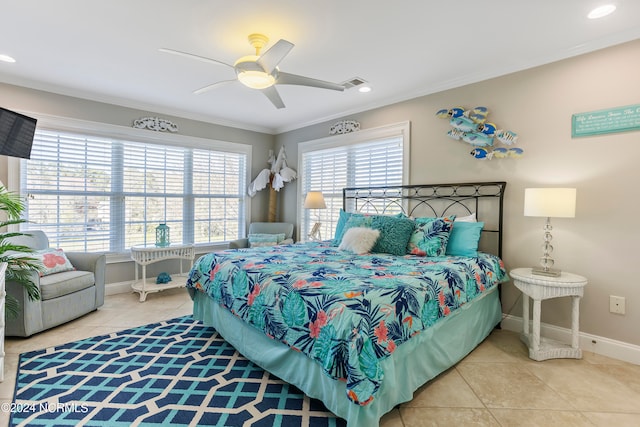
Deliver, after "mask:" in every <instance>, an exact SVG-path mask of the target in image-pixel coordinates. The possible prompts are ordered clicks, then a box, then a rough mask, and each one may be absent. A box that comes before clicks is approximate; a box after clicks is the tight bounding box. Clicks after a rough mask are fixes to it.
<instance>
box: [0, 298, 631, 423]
mask: <svg viewBox="0 0 640 427" xmlns="http://www.w3.org/2000/svg"><path fill="white" fill-rule="evenodd" d="M190 313H191V303H190V300H189V297H188V295H187V293H186V291H185V290H184V289H172V290H167V291H164V292H160V293H157V294H151V295H149V296H148V297H147V301H146V302H144V303H140V302H138V295H137V294H118V295H111V296H107V298H106V302H105V305H104V306H103V307H101V308H100V309H99V310H98V311H96V312H93V313H90V314H88V315H86V316H84V317H82V318H80V319H78V320H75V321H73V322H70V323H68V324H65V325H62V326H59V327H58V328H55V329H53V330H50V331H46V332H43V333H40V334H37V335H35V336H33V337H31V338H28V339H22V338H7V339H6V341H5V352H6V358H5V380H4V382H2V383H0V403H6V402H11V400H12V397H13V391H14V387H15V377H16V369H17V365H18V357H19V354H20V353H22V352H25V351H30V350H36V349H40V348H45V347H49V346H53V345H56V344H60V343H63V342H67V341H74V340H78V339H82V338H86V337H90V336H96V335H102V334H106V333H110V332H115V331H118V330H122V329H126V328H129V327H133V326H139V325H144V324H147V323H152V322H156V321H159V320H164V319H170V318H173V317H178V316H183V315H186V314H190ZM8 422H9V414H8V413H6V412H0V425H1V426H5V425H8ZM440 425H442V426H449V427H450V426H553V425H558V426H563V427H569V426H616V427H623V426H640V366H637V365H632V364H628V363H625V362H620V361H617V360H613V359H609V358H606V357H602V356H598V355H596V354H593V353H589V352H585V355H584V358H583V359H582V360H568V359H567V360H559V359H558V360H549V361H545V362H535V361H532V360H530V359H529V358H528V357H527V351H526V348H525V347H524V344H522V343H521V342H520V341H519V339H518V334H516V333H514V332H509V331H504V330H495V331H494V332H493V333H492V334H491V335H490V336H489V337H488V338H487V340H485V341H484V342H483V343H482V344H481V345H480V346H479V347H478V348H477V349H475V350H474V351H473V352H472V353H471V354H469V355H468V356H467V357H466V358H465V359H464V360H463V361H461V362H460V363H459V364H458V365H456V366H455V367H453V368H451V369H449V370H448V371H446V372H444V373H443V374H442V375H440V376H439V377H437V378H436V379H435V380H433V381H431V382H429V383H428V384H426V385H425V386H423V387H422V388H420V389H419V390H418V391H417V392H416V393H415V397H414V399H413V400H412V401H411V402H408V403H405V404H403V405H401V406H400V408H399V409H395V410H393V411H392V412H390V413H389V414H387V415H386V416H385V417H384V418H383V419H382V421H381V426H382V427H418V426H440Z"/></svg>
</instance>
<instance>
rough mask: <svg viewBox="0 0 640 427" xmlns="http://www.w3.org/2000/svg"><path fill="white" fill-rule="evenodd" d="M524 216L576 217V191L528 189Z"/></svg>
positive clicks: (570, 189)
mask: <svg viewBox="0 0 640 427" xmlns="http://www.w3.org/2000/svg"><path fill="white" fill-rule="evenodd" d="M524 215H525V216H546V217H552V218H573V217H575V216H576V189H575V188H526V189H525V190H524Z"/></svg>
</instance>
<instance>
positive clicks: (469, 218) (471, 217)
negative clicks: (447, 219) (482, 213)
mask: <svg viewBox="0 0 640 427" xmlns="http://www.w3.org/2000/svg"><path fill="white" fill-rule="evenodd" d="M477 221H478V220H477V219H476V213H475V212H474V213H472V214H471V215H467V216H457V217H456V219H455V222H477Z"/></svg>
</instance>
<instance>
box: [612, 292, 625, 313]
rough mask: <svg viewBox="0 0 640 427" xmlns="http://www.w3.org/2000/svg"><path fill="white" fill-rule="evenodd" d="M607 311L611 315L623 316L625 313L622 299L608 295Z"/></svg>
mask: <svg viewBox="0 0 640 427" xmlns="http://www.w3.org/2000/svg"><path fill="white" fill-rule="evenodd" d="M609 311H610V312H611V313H616V314H624V313H625V300H624V297H617V296H615V295H609Z"/></svg>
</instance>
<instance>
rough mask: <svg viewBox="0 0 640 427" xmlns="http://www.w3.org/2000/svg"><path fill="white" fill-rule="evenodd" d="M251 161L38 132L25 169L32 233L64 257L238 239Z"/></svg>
mask: <svg viewBox="0 0 640 427" xmlns="http://www.w3.org/2000/svg"><path fill="white" fill-rule="evenodd" d="M246 163H247V155H246V154H244V153H236V152H226V151H210V150H203V149H195V148H189V147H180V146H168V145H159V144H149V143H144V142H137V141H125V140H120V139H112V138H100V137H93V136H89V135H80V134H74V133H67V132H58V131H49V130H38V131H37V132H36V136H35V139H34V144H33V148H32V153H31V159H30V160H23V161H22V165H21V190H20V191H21V194H25V195H27V198H26V201H27V209H26V219H28V220H29V221H30V222H29V223H27V224H26V226H27V227H28V228H37V229H41V230H43V231H45V233H46V234H47V236H48V237H49V239H50V241H51V245H52V246H57V247H61V248H64V249H66V250H82V251H88V252H92V251H106V252H123V251H125V250H126V249H128V248H129V247H131V246H133V245H139V244H153V243H155V227H156V226H157V225H158V224H160V223H166V224H167V225H168V226H169V227H170V228H171V241H172V242H177V243H196V244H206V243H211V242H220V241H225V240H231V239H235V238H238V237H239V236H240V230H241V228H242V224H244V215H245V214H244V209H245V203H244V200H245V196H244V188H245V187H246V185H245V177H246V168H247V165H246Z"/></svg>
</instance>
